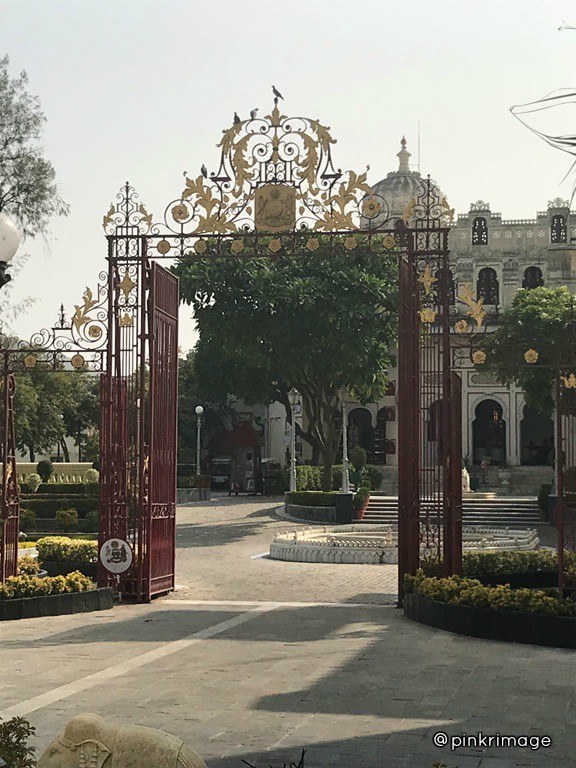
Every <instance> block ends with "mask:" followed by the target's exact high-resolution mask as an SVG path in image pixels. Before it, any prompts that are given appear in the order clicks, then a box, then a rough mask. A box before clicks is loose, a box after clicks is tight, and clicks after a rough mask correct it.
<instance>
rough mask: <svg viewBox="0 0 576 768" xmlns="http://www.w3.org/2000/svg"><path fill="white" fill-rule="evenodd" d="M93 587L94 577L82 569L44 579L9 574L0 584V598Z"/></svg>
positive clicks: (39, 595) (34, 595)
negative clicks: (83, 572)
mask: <svg viewBox="0 0 576 768" xmlns="http://www.w3.org/2000/svg"><path fill="white" fill-rule="evenodd" d="M93 588H94V586H93V583H92V579H89V578H88V576H84V575H83V574H82V573H80V571H73V572H72V573H69V574H68V575H66V576H47V577H46V578H44V579H40V578H38V577H37V576H9V577H8V578H7V579H6V581H5V582H4V583H3V584H0V600H16V599H18V598H21V597H44V596H46V595H61V594H65V593H70V592H87V591H88V590H90V589H93Z"/></svg>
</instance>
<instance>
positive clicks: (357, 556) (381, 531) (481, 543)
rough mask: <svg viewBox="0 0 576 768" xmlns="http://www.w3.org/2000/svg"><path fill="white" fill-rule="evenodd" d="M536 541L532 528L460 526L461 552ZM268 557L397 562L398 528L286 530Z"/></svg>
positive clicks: (523, 547) (531, 546)
mask: <svg viewBox="0 0 576 768" xmlns="http://www.w3.org/2000/svg"><path fill="white" fill-rule="evenodd" d="M539 543H540V542H539V540H538V535H537V533H536V531H535V530H533V529H529V530H526V529H516V528H491V527H488V526H483V525H465V526H463V528H462V549H463V551H464V552H498V551H514V550H529V549H537V548H538V546H539ZM270 557H271V558H273V559H274V560H290V561H292V562H299V563H348V564H352V563H357V564H362V565H383V564H386V563H397V562H398V530H397V526H395V525H339V526H321V527H319V526H315V527H314V528H305V529H303V530H300V531H288V532H286V533H279V534H277V535H276V536H275V537H274V541H273V542H272V544H271V545H270Z"/></svg>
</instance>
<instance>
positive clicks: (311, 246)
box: [306, 237, 320, 252]
mask: <svg viewBox="0 0 576 768" xmlns="http://www.w3.org/2000/svg"><path fill="white" fill-rule="evenodd" d="M306 248H308V250H309V251H312V252H314V251H317V250H318V248H320V240H318V238H317V237H310V238H309V239H308V242H307V243H306Z"/></svg>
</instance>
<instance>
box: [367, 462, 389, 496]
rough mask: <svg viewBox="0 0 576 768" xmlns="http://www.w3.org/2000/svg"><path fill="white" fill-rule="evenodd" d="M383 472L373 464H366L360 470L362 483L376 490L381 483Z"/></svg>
mask: <svg viewBox="0 0 576 768" xmlns="http://www.w3.org/2000/svg"><path fill="white" fill-rule="evenodd" d="M383 478H384V474H383V472H381V471H380V470H379V469H378V467H375V466H374V465H373V464H367V465H366V466H365V467H364V469H363V470H362V485H369V486H370V488H371V489H372V490H373V491H377V490H378V489H379V488H380V486H381V485H382V479H383Z"/></svg>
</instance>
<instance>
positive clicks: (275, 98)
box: [272, 85, 284, 102]
mask: <svg viewBox="0 0 576 768" xmlns="http://www.w3.org/2000/svg"><path fill="white" fill-rule="evenodd" d="M272 93H273V94H274V100H275V101H276V102H278V99H282V100H284V96H282V94H281V93H280V91H279V90H278V89H277V88H276V86H275V85H273V86H272Z"/></svg>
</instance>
